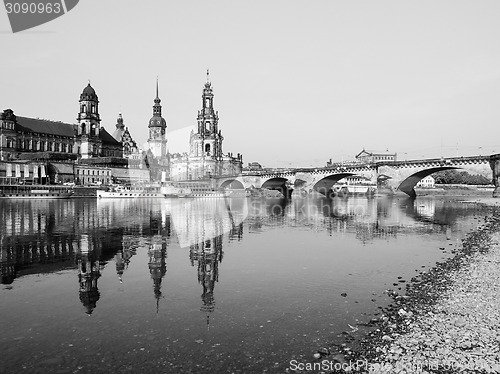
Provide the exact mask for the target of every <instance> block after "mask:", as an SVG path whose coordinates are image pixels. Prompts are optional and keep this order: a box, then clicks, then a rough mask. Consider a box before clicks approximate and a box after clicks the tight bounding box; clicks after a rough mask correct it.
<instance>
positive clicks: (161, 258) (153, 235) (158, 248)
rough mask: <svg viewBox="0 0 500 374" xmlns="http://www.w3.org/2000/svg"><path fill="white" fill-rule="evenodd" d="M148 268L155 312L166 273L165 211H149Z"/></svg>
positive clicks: (167, 219)
mask: <svg viewBox="0 0 500 374" xmlns="http://www.w3.org/2000/svg"><path fill="white" fill-rule="evenodd" d="M149 229H150V232H149V236H150V240H149V248H148V258H149V261H148V268H149V274H150V275H151V279H152V281H153V294H154V297H155V299H156V313H158V310H159V307H160V299H161V298H162V292H161V287H162V280H163V278H164V277H165V274H166V273H167V241H168V240H169V239H170V233H171V232H170V216H169V215H167V214H166V212H165V211H159V212H153V211H151V212H150V225H149Z"/></svg>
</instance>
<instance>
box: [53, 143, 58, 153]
mask: <svg viewBox="0 0 500 374" xmlns="http://www.w3.org/2000/svg"><path fill="white" fill-rule="evenodd" d="M54 152H59V143H54Z"/></svg>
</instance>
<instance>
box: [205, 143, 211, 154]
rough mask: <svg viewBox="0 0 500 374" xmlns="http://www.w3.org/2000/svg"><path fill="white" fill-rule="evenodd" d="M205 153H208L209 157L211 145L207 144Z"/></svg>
mask: <svg viewBox="0 0 500 374" xmlns="http://www.w3.org/2000/svg"><path fill="white" fill-rule="evenodd" d="M205 153H206V154H207V155H209V154H210V144H205Z"/></svg>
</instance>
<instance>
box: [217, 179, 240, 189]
mask: <svg viewBox="0 0 500 374" xmlns="http://www.w3.org/2000/svg"><path fill="white" fill-rule="evenodd" d="M220 186H221V188H228V189H230V190H244V189H245V186H244V185H243V183H241V181H239V180H238V179H228V180H226V181H224V182H222V184H221V185H220Z"/></svg>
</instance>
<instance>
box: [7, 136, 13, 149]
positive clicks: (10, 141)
mask: <svg viewBox="0 0 500 374" xmlns="http://www.w3.org/2000/svg"><path fill="white" fill-rule="evenodd" d="M7 148H12V139H9V138H7Z"/></svg>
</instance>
